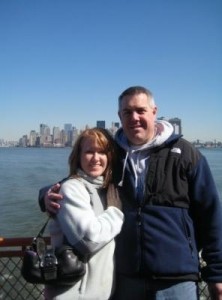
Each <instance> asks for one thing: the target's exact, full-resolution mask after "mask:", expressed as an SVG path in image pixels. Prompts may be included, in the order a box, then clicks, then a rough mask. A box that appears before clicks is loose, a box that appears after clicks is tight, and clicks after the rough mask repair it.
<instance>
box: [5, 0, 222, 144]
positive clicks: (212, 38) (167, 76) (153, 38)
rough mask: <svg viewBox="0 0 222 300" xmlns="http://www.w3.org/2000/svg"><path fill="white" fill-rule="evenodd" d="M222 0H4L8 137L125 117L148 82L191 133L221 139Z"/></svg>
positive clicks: (165, 109)
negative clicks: (122, 104)
mask: <svg viewBox="0 0 222 300" xmlns="http://www.w3.org/2000/svg"><path fill="white" fill-rule="evenodd" d="M221 15H222V1H221V0H214V1H211V0H202V1H192V0H187V1H165V0H157V1H144V0H138V1H126V0H112V1H101V0H93V1H89V0H86V1H73V0H58V1H54V0H47V1H28V0H23V1H8V0H1V1H0V40H1V46H0V48H1V55H0V101H1V119H0V125H1V126H0V138H2V139H5V140H6V139H7V140H17V139H19V137H21V136H22V135H23V134H24V133H25V132H26V130H27V129H29V128H30V129H36V128H38V124H39V123H46V124H48V125H49V126H50V127H52V126H53V125H54V124H57V126H59V127H61V126H62V124H64V123H66V122H68V123H73V124H75V126H76V127H78V128H82V127H83V126H84V125H85V124H88V125H89V126H90V127H92V126H94V125H95V122H96V120H100V119H101V120H106V121H107V123H108V124H109V123H111V122H112V120H116V121H118V114H117V111H118V96H119V95H120V94H121V93H122V91H123V90H125V89H126V88H127V87H129V86H132V85H142V86H145V87H147V88H148V89H150V90H151V91H152V93H153V95H154V98H155V101H156V104H157V107H158V117H161V116H166V117H170V116H178V118H180V119H182V120H183V134H184V137H185V138H186V139H188V140H194V139H196V138H199V139H200V140H215V139H216V140H222V131H221V128H222V116H221V112H222V100H221V95H222V30H221V28H222V18H221Z"/></svg>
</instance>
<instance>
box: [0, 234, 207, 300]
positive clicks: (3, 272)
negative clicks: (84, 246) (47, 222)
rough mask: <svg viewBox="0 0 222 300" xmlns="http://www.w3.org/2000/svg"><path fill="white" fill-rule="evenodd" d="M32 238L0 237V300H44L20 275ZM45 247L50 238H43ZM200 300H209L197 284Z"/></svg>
mask: <svg viewBox="0 0 222 300" xmlns="http://www.w3.org/2000/svg"><path fill="white" fill-rule="evenodd" d="M32 239H33V238H32V237H20V238H3V237H0V300H1V299H4V300H6V299H7V300H14V299H16V300H23V299H24V300H27V299H28V300H44V286H43V285H39V284H31V283H28V282H26V281H25V280H24V278H23V277H22V275H21V266H22V258H23V255H24V251H25V249H26V247H27V246H29V245H31V243H32ZM44 239H45V242H46V245H49V244H50V238H49V237H45V238H44ZM199 291H200V300H210V297H209V293H208V288H207V284H206V283H205V282H203V281H202V282H200V283H199Z"/></svg>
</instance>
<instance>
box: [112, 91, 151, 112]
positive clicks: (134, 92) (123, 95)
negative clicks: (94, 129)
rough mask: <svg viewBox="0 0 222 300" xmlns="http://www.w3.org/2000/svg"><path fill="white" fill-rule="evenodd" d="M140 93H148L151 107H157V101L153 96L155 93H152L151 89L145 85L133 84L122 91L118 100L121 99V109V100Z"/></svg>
mask: <svg viewBox="0 0 222 300" xmlns="http://www.w3.org/2000/svg"><path fill="white" fill-rule="evenodd" d="M138 94H146V95H147V98H148V104H149V106H150V107H152V108H153V107H155V101H154V98H153V94H152V93H151V91H150V90H148V89H146V88H145V87H143V86H131V87H129V88H127V89H126V90H125V91H123V92H122V94H121V95H120V96H119V98H118V101H119V110H120V107H121V102H122V100H123V98H124V97H126V96H134V95H138Z"/></svg>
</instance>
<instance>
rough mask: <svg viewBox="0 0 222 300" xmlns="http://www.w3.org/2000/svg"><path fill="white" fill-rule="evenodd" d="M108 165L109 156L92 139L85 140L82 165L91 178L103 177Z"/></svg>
mask: <svg viewBox="0 0 222 300" xmlns="http://www.w3.org/2000/svg"><path fill="white" fill-rule="evenodd" d="M107 163H108V159H107V155H106V153H105V152H104V150H103V149H101V147H99V145H98V144H97V143H96V142H95V141H93V140H92V139H89V138H85V139H83V141H82V144H81V154H80V165H81V168H82V170H83V171H84V172H85V173H86V174H87V175H89V176H91V177H98V176H101V175H103V173H104V172H105V170H106V167H107Z"/></svg>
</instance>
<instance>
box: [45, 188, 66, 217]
mask: <svg viewBox="0 0 222 300" xmlns="http://www.w3.org/2000/svg"><path fill="white" fill-rule="evenodd" d="M60 187H61V185H60V184H59V183H56V184H54V185H53V186H52V187H51V188H50V189H49V190H48V192H47V193H46V194H45V197H44V202H45V208H46V211H47V212H48V214H49V215H55V214H57V213H58V210H59V208H60V204H59V203H58V202H59V201H60V200H62V198H63V196H62V195H60V194H59V190H60Z"/></svg>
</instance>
